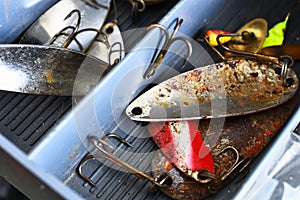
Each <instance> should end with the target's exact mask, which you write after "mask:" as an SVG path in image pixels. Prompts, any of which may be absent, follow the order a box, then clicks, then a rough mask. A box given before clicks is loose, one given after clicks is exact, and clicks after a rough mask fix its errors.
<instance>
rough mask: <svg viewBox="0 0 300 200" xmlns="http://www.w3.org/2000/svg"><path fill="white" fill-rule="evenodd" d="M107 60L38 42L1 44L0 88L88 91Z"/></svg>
mask: <svg viewBox="0 0 300 200" xmlns="http://www.w3.org/2000/svg"><path fill="white" fill-rule="evenodd" d="M107 66H108V65H107V64H105V63H104V62H102V61H101V60H98V59H96V58H94V57H91V56H86V55H84V54H81V53H79V52H76V51H71V50H68V49H62V48H56V47H49V46H36V45H1V46H0V71H1V73H0V86H1V87H0V90H6V91H13V92H21V93H29V94H39V95H43V94H44V95H59V96H72V95H85V94H87V93H88V92H89V91H90V90H91V89H92V88H93V87H94V86H95V85H96V84H97V83H98V82H99V79H100V78H101V77H102V76H103V75H104V73H105V70H106V69H107Z"/></svg>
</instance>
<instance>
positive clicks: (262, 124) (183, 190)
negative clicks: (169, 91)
mask: <svg viewBox="0 0 300 200" xmlns="http://www.w3.org/2000/svg"><path fill="white" fill-rule="evenodd" d="M299 96H300V95H299V92H297V95H295V96H294V97H293V98H292V99H291V100H289V101H288V102H286V103H284V104H283V105H281V106H278V107H275V108H273V109H270V110H267V111H263V112H260V113H256V114H251V115H246V116H239V117H227V118H224V124H223V126H222V128H221V130H220V131H219V132H215V130H214V129H213V128H211V127H210V123H212V122H211V120H213V119H211V120H209V119H206V120H200V122H199V126H198V128H199V131H200V133H201V137H202V138H203V141H204V142H205V144H206V146H208V147H209V148H210V149H211V152H212V155H213V158H214V169H215V172H214V175H216V176H217V177H220V179H222V178H221V177H224V176H225V178H224V180H223V186H224V184H227V183H229V182H230V181H232V179H233V178H235V177H236V176H238V175H239V173H241V171H240V170H244V169H243V167H246V164H247V162H248V161H251V160H252V159H253V158H254V157H256V156H257V155H258V154H259V153H260V152H261V151H262V149H263V148H264V147H265V146H266V145H267V144H268V143H269V142H270V141H271V140H272V138H273V137H274V136H275V135H276V134H277V133H278V132H279V131H280V129H281V127H282V126H283V125H284V123H285V122H286V121H287V120H288V119H289V116H290V115H291V114H292V113H293V111H294V110H295V108H296V107H297V106H299ZM173 123H178V126H180V123H184V122H173ZM160 134H164V131H163V130H162V131H161V132H160ZM180 134H185V135H187V134H189V133H186V132H180ZM174 137H179V136H178V135H176V134H174ZM180 137H183V136H182V135H181V136H180ZM154 141H155V143H156V144H157V145H158V146H159V147H161V145H162V144H161V140H158V138H155V137H154ZM183 145H184V144H183ZM227 147H233V148H235V149H236V150H237V152H238V154H239V155H238V157H239V161H243V160H244V161H247V162H244V163H242V165H240V166H238V167H237V168H236V169H235V170H233V171H232V172H230V173H229V170H230V168H231V167H232V165H234V163H235V162H236V159H237V156H236V155H235V154H234V152H233V151H223V150H224V149H226V148H227ZM165 148H166V147H165ZM178 149H179V148H178ZM163 152H164V155H165V156H166V157H167V158H172V157H174V156H175V155H174V154H173V153H174V151H163ZM220 152H222V153H221V154H220ZM179 159H184V158H179ZM169 160H171V159H169ZM169 160H166V158H164V157H163V156H162V155H159V154H156V155H155V156H154V158H153V161H152V170H153V175H154V177H158V176H159V175H160V176H165V175H166V174H168V176H170V177H171V178H172V180H173V182H172V184H170V187H167V188H160V189H161V190H162V191H163V192H164V193H165V194H166V195H168V196H170V197H172V198H175V199H203V198H205V197H207V196H209V195H212V194H213V193H214V191H211V190H210V189H209V184H202V183H200V182H198V181H196V180H195V179H194V177H193V176H190V175H189V174H188V172H187V171H182V170H180V167H178V166H174V164H173V165H171V164H170V161H169ZM178 169H179V170H178ZM188 176H189V177H188Z"/></svg>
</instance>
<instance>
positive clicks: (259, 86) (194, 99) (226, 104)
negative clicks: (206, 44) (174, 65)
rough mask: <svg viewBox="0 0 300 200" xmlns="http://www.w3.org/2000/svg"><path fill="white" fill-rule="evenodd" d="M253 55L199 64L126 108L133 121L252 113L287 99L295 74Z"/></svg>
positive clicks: (294, 81)
mask: <svg viewBox="0 0 300 200" xmlns="http://www.w3.org/2000/svg"><path fill="white" fill-rule="evenodd" d="M281 72H282V67H281V65H278V64H274V63H272V62H263V61H256V60H246V59H240V60H230V61H224V62H221V63H216V64H212V65H208V66H205V67H199V68H196V69H193V70H190V71H187V72H185V73H182V74H179V75H177V76H175V77H172V78H170V79H168V80H166V81H164V82H162V83H160V84H159V85H157V86H154V87H153V88H151V89H150V90H148V91H146V92H145V93H144V94H142V95H141V96H139V97H138V98H137V99H136V100H134V101H133V102H132V103H131V104H130V105H129V106H128V107H127V109H126V113H127V115H128V116H129V117H130V118H131V119H132V120H136V121H148V122H153V121H178V120H180V121H181V120H195V119H205V118H217V117H228V116H237V115H244V114H249V113H255V112H259V111H262V110H266V109H268V108H272V107H274V106H277V105H279V104H282V103H283V102H286V101H287V100H288V99H290V98H291V97H292V96H293V95H294V94H295V92H296V90H297V87H298V78H297V75H296V73H295V72H294V71H293V69H291V68H288V69H287V73H286V79H285V80H286V81H285V82H286V83H285V84H284V82H283V80H282V79H281Z"/></svg>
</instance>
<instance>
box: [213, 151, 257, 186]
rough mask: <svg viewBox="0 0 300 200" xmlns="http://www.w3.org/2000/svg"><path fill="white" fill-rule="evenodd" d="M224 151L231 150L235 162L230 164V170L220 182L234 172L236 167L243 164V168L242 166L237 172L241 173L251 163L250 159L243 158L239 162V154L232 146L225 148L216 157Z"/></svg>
mask: <svg viewBox="0 0 300 200" xmlns="http://www.w3.org/2000/svg"><path fill="white" fill-rule="evenodd" d="M226 150H232V151H233V152H234V154H235V157H236V159H235V161H234V163H233V164H232V166H231V167H230V169H229V170H228V172H227V173H226V174H225V175H223V176H222V177H221V180H222V181H224V180H225V179H226V178H227V177H228V176H229V175H230V174H231V173H232V172H233V171H235V170H236V169H237V168H238V167H240V166H241V164H242V163H244V166H242V168H241V169H240V170H239V172H241V171H243V170H244V169H245V168H246V167H247V166H248V165H249V164H250V162H251V160H252V158H251V157H250V158H244V159H241V160H240V154H239V152H238V150H237V149H236V148H235V147H233V146H227V147H225V148H224V149H222V151H220V152H219V153H217V154H216V156H219V155H220V154H222V153H224V152H225V151H226Z"/></svg>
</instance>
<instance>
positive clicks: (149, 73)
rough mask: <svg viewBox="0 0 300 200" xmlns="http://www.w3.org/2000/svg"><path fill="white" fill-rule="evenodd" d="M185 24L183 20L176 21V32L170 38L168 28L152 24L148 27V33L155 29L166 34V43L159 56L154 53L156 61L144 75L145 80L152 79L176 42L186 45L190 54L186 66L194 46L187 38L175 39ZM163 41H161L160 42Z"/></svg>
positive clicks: (179, 37) (187, 56) (186, 58)
mask: <svg viewBox="0 0 300 200" xmlns="http://www.w3.org/2000/svg"><path fill="white" fill-rule="evenodd" d="M182 23H183V19H176V25H175V27H174V30H173V32H172V34H171V36H169V32H168V30H167V28H166V27H164V26H163V25H160V24H152V25H150V26H148V27H147V30H146V31H147V32H148V31H149V30H151V29H154V28H158V29H160V30H162V31H163V33H164V34H165V42H164V43H163V46H162V48H161V50H160V51H159V53H158V54H157V50H156V51H155V52H154V55H153V58H152V61H153V60H154V62H153V63H152V61H151V64H150V66H149V67H148V68H147V70H146V72H145V73H144V76H143V77H144V79H150V78H151V77H152V76H153V75H154V74H155V72H156V70H157V69H158V68H159V66H160V65H161V63H162V61H163V59H164V57H165V55H166V54H167V52H168V49H169V48H170V46H171V45H172V44H173V43H174V42H176V41H182V42H184V43H185V45H186V47H187V50H188V53H187V55H186V56H185V63H184V64H183V66H185V64H186V62H187V60H188V59H189V58H190V56H191V55H192V45H191V43H190V41H188V40H187V39H186V38H184V37H181V36H177V37H174V35H175V34H176V33H177V31H178V30H179V28H180V26H181V25H182ZM160 41H161V40H160ZM156 55H157V57H156V58H155V56H156Z"/></svg>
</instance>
